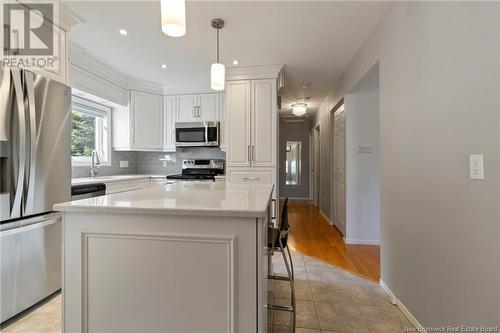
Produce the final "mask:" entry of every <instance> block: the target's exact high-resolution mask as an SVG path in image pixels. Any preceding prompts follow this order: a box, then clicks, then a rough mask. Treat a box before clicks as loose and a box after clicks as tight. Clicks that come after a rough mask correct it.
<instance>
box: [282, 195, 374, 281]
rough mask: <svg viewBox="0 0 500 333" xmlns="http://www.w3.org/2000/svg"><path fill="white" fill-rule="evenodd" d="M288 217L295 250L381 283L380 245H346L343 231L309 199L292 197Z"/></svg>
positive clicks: (291, 242) (291, 241) (291, 244)
mask: <svg viewBox="0 0 500 333" xmlns="http://www.w3.org/2000/svg"><path fill="white" fill-rule="evenodd" d="M288 218H289V223H290V225H291V226H292V228H291V231H290V243H289V244H290V247H291V248H292V249H294V250H296V251H298V252H301V253H302V254H304V255H306V256H310V257H313V258H316V259H318V260H320V261H323V262H325V263H329V264H331V265H335V266H337V267H339V268H341V269H344V270H347V271H349V272H351V273H354V274H356V275H359V276H362V277H365V278H368V279H370V280H372V281H374V282H376V283H378V281H379V278H380V247H379V246H374V245H346V244H344V242H343V240H342V234H341V233H340V232H339V231H338V230H337V229H336V228H335V227H333V226H331V225H330V224H329V223H328V221H327V220H326V219H325V218H324V216H322V215H321V214H320V212H319V208H318V207H316V206H314V205H313V204H312V203H311V202H310V201H298V200H290V205H289V210H288Z"/></svg>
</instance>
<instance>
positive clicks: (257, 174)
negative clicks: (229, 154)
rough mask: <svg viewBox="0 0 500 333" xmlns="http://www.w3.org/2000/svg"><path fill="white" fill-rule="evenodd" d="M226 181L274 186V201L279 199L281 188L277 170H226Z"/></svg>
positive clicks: (255, 168) (256, 168) (254, 168)
mask: <svg viewBox="0 0 500 333" xmlns="http://www.w3.org/2000/svg"><path fill="white" fill-rule="evenodd" d="M226 179H227V181H228V182H236V183H256V184H273V185H274V192H273V199H275V200H276V199H277V198H279V188H278V181H277V169H276V168H258V167H253V168H234V167H233V168H231V167H228V168H226Z"/></svg>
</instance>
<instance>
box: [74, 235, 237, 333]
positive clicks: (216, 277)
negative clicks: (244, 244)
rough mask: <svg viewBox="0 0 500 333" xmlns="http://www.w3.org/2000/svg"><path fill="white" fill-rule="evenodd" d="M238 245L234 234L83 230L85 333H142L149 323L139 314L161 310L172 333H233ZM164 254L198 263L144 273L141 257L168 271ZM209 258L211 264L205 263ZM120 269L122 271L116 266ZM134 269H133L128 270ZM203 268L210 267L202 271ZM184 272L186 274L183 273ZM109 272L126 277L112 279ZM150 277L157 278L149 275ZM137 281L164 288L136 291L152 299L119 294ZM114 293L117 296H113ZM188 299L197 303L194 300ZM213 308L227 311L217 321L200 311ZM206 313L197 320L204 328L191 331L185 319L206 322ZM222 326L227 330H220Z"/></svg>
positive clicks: (82, 301)
mask: <svg viewBox="0 0 500 333" xmlns="http://www.w3.org/2000/svg"><path fill="white" fill-rule="evenodd" d="M236 241H237V236H236V235H217V234H213V235H211V234H195V233H193V234H176V233H164V232H155V233H151V232H149V233H145V232H133V233H129V232H100V231H95V230H82V232H81V246H82V281H81V286H82V297H81V313H82V321H81V332H101V331H121V332H125V331H130V332H132V331H134V330H136V331H138V330H141V328H143V327H144V326H143V327H141V325H142V324H145V323H141V321H142V320H146V318H144V317H143V318H137V314H138V313H139V312H140V311H141V310H146V311H148V310H150V311H151V312H154V311H155V310H158V309H159V308H161V307H162V306H164V308H163V310H164V311H165V323H167V322H168V325H169V329H171V330H174V331H175V330H183V331H184V330H186V329H188V330H189V329H191V330H192V331H193V332H194V331H198V330H201V329H204V330H208V331H218V332H231V333H232V332H235V327H236V316H235V314H236V310H235V246H236V245H235V244H236ZM131 249H133V250H131ZM131 251H132V252H131ZM165 251H166V252H165ZM165 253H171V256H176V255H177V254H178V253H184V254H186V253H188V254H190V255H191V256H189V257H190V258H191V260H193V259H194V261H193V262H189V259H186V260H185V261H183V263H182V265H176V267H163V269H162V267H157V270H155V272H144V271H143V270H141V269H142V268H144V267H143V265H141V259H142V258H143V257H146V258H147V260H148V261H154V260H155V259H156V260H157V259H160V258H161V259H166V260H161V261H158V262H156V264H157V265H158V266H160V265H162V264H163V265H167V266H169V263H170V261H169V260H168V259H169V258H165ZM193 254H194V256H193ZM141 255H142V256H141ZM223 255H225V256H226V258H224V257H223ZM138 256H139V257H140V258H138ZM207 256H208V257H209V258H210V259H212V261H210V260H207V259H208V258H207ZM214 257H217V258H218V260H219V262H213V258H214ZM134 259H138V260H134ZM117 264H118V265H119V266H118V267H116V266H113V265H117ZM130 264H132V265H133V267H129V265H130ZM149 264H150V262H148V263H147V265H149ZM204 264H205V266H206V267H203V266H204ZM171 266H174V265H171ZM179 266H181V267H179ZM200 266H201V267H200ZM207 266H211V267H207ZM183 270H185V271H184V272H183ZM197 270H200V272H197ZM110 271H111V273H113V274H117V275H120V276H121V277H122V278H120V279H112V278H110ZM120 271H121V272H120ZM148 273H152V274H156V275H157V276H151V275H150V274H148ZM189 273H192V274H189ZM143 274H147V275H146V276H144V275H143ZM134 279H137V281H143V280H144V279H162V281H163V282H164V289H163V290H162V289H160V290H158V289H151V287H149V288H148V286H147V285H144V284H141V285H140V286H138V287H137V288H138V289H139V290H140V291H141V292H142V293H144V292H145V291H146V292H147V291H149V293H146V295H148V297H138V295H137V294H135V293H134V291H135V290H131V291H127V292H125V293H121V291H123V290H124V289H123V288H124V287H126V285H121V283H122V282H124V283H125V284H127V283H130V282H131V280H134ZM200 279H201V280H202V281H203V280H206V282H210V286H209V287H208V285H206V284H205V283H203V282H201V283H198V282H199V280H200ZM216 283H218V284H219V286H217V285H216ZM148 289H149V290H148ZM223 289H225V291H226V293H227V294H226V295H225V296H226V297H224V298H225V299H221V297H220V296H221V294H223V292H222V290H223ZM165 293H168V294H165ZM110 294H112V295H114V297H110V296H111V295H110ZM120 294H121V296H120ZM209 294H210V295H209ZM190 296H192V297H193V299H190V298H189V297H190ZM118 297H123V298H124V300H123V302H117V299H116V298H118ZM165 297H179V298H181V299H182V301H181V302H179V304H177V305H176V306H175V307H174V306H172V305H167V304H166V303H165V302H163V301H162V300H163V299H165ZM127 300H129V301H130V302H127ZM203 302H205V303H207V304H205V303H203ZM208 303H209V304H208ZM210 306H217V308H218V309H221V308H224V307H225V308H227V311H226V312H222V311H219V312H218V314H219V316H217V314H216V313H212V312H206V311H196V309H198V308H200V309H206V308H210ZM186 307H187V308H186ZM89 313H90V315H89ZM203 313H205V314H206V316H205V318H200V319H202V320H201V321H198V322H200V323H203V327H196V326H194V327H189V326H190V325H193V324H196V321H189V320H188V319H189V318H185V317H186V316H187V317H190V316H191V315H197V316H202V317H203V315H202V314H203ZM92 314H93V315H92ZM110 316H111V317H113V316H116V317H117V319H119V318H122V319H121V320H116V321H113V320H109V319H110ZM93 317H94V318H93ZM123 318H125V320H124V319H123ZM126 318H129V319H130V321H127V320H126ZM141 319H142V320H141ZM210 324H212V326H210ZM115 325H117V326H115ZM134 325H135V326H134ZM207 325H208V326H207ZM223 327H225V330H222V328H223ZM162 328H165V327H162ZM162 328H158V329H159V330H161V329H162Z"/></svg>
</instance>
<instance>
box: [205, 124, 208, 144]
mask: <svg viewBox="0 0 500 333" xmlns="http://www.w3.org/2000/svg"><path fill="white" fill-rule="evenodd" d="M205 143H207V144H208V123H205Z"/></svg>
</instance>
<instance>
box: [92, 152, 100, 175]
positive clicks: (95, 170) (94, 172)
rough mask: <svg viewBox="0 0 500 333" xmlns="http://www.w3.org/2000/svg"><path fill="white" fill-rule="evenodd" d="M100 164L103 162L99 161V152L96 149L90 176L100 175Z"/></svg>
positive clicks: (93, 154)
mask: <svg viewBox="0 0 500 333" xmlns="http://www.w3.org/2000/svg"><path fill="white" fill-rule="evenodd" d="M100 165H101V162H100V161H99V154H97V151H96V150H94V151H92V165H91V166H90V177H97V176H99V166H100Z"/></svg>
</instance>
